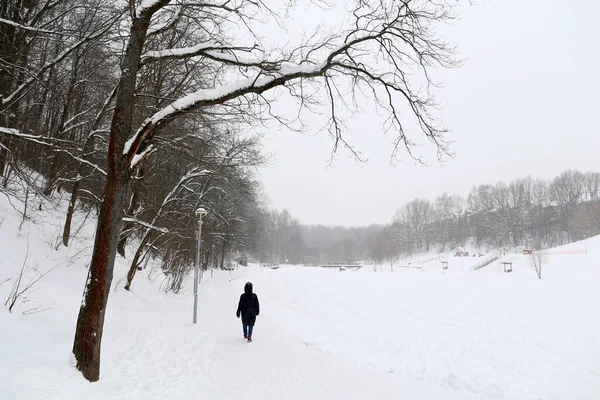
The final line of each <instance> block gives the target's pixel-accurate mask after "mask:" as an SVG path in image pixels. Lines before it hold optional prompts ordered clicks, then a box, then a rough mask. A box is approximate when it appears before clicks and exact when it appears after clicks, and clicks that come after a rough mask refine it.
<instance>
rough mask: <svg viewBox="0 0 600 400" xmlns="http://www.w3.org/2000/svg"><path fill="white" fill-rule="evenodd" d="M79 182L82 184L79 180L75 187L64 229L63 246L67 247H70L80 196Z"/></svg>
mask: <svg viewBox="0 0 600 400" xmlns="http://www.w3.org/2000/svg"><path fill="white" fill-rule="evenodd" d="M79 182H81V180H80V179H79V178H78V179H77V180H76V181H75V184H74V185H73V192H72V193H71V201H69V209H68V210H67V218H66V219H65V227H64V229H63V244H64V245H65V246H68V245H69V238H70V237H71V222H72V221H73V214H74V213H75V203H76V202H77V195H78V194H79Z"/></svg>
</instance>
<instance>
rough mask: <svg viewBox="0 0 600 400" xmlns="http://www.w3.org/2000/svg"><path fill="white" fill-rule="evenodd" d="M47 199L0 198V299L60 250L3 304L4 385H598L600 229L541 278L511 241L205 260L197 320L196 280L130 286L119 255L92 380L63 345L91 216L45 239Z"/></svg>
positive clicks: (276, 389) (177, 391) (457, 395)
mask: <svg viewBox="0 0 600 400" xmlns="http://www.w3.org/2000/svg"><path fill="white" fill-rule="evenodd" d="M15 204H17V203H15ZM55 206H56V208H55V207H51V206H48V207H44V209H46V210H48V211H45V212H39V211H37V210H38V208H37V207H30V209H32V212H34V214H31V215H30V216H29V218H30V219H28V220H27V221H26V222H25V223H24V224H23V228H22V230H21V231H18V226H19V223H20V217H19V215H18V214H17V213H16V212H15V210H13V208H12V207H11V206H10V204H9V203H8V201H7V199H6V197H5V196H0V248H1V249H2V250H3V251H2V257H0V298H1V299H5V298H6V297H7V296H8V294H9V292H10V289H11V285H12V284H13V282H14V279H13V280H11V281H8V282H6V283H3V284H1V282H4V280H5V279H6V278H9V277H12V278H15V277H16V275H15V274H16V273H17V272H18V271H19V270H20V268H21V265H22V263H23V258H24V254H25V252H26V250H27V243H29V256H28V261H27V265H28V266H31V267H36V266H37V268H38V269H39V270H40V272H45V271H47V270H48V269H50V268H52V267H53V266H55V265H57V264H58V267H56V268H55V269H54V270H53V271H52V272H50V273H49V274H48V275H46V276H45V277H44V278H43V279H42V280H40V281H39V282H38V284H37V285H36V286H35V290H34V291H33V292H31V293H28V294H27V297H28V298H27V299H26V300H27V301H26V302H23V303H19V304H18V305H17V306H15V309H13V313H12V314H11V313H9V312H8V309H7V308H6V307H2V308H0V343H2V345H1V346H0V398H2V399H31V398H44V399H79V398H85V399H91V400H94V399H122V398H127V399H165V398H177V399H179V398H180V399H189V398H202V399H239V398H249V399H259V398H260V399H291V400H295V399H302V400H305V399H327V398H329V399H344V400H352V399H400V398H406V399H425V400H427V399H432V400H434V399H436V400H437V399H444V400H454V399H456V400H458V399H461V400H465V399H501V400H503V399H506V400H508V399H514V400H528V399H531V400H533V399H544V400H564V399H579V400H596V399H598V398H600V309H599V308H598V307H597V304H599V302H600V291H599V290H597V287H598V281H599V279H600V271H599V267H600V237H595V238H590V239H588V240H587V241H586V243H585V245H586V246H587V249H588V254H587V255H569V254H560V255H554V256H551V257H550V261H549V262H548V264H547V265H546V266H545V267H544V278H543V279H542V280H538V279H537V277H536V275H535V272H534V269H533V266H532V265H530V264H528V260H529V259H528V258H527V257H528V256H522V255H519V254H512V255H510V256H506V257H512V258H514V259H515V260H516V261H515V262H516V264H517V266H516V267H515V272H513V273H511V274H505V273H503V272H498V268H497V265H496V264H493V265H491V266H489V267H485V268H483V269H481V270H478V271H476V272H471V271H470V270H469V269H468V268H465V269H464V270H462V271H461V270H460V269H459V268H454V267H457V266H458V265H460V262H461V261H460V260H458V259H459V258H460V257H457V258H456V259H455V258H454V257H452V259H448V261H449V262H451V263H453V264H454V267H452V266H451V267H450V268H449V269H448V270H447V271H442V270H441V268H435V269H434V268H430V269H428V268H419V269H414V268H395V269H394V273H391V272H383V273H380V272H377V273H376V272H373V269H372V268H369V267H364V268H362V269H360V270H358V271H356V272H351V271H344V272H339V271H336V270H328V269H325V268H303V267H293V266H289V265H286V266H282V267H281V268H278V269H276V270H275V269H271V268H260V267H256V266H254V267H248V268H243V267H240V268H238V269H237V270H234V271H230V272H229V271H223V272H221V271H215V272H214V274H213V277H212V278H211V274H204V278H203V281H202V284H201V285H200V293H199V296H200V306H199V316H198V321H199V323H198V325H194V324H192V316H193V297H192V293H191V286H192V285H191V279H188V281H187V286H186V287H185V288H184V291H183V293H181V294H179V295H174V294H164V293H163V292H162V291H161V290H160V287H161V284H163V279H164V276H162V275H161V274H160V273H159V272H158V271H157V270H152V266H151V265H149V267H148V269H146V270H144V271H140V272H138V276H136V279H135V280H134V282H133V286H132V291H131V292H128V291H125V290H124V289H123V285H124V279H125V276H126V273H127V267H128V265H129V263H128V261H127V260H124V259H122V258H120V257H118V258H117V265H116V269H115V279H114V280H113V285H112V288H113V289H112V293H111V298H110V299H109V303H108V309H107V312H106V324H105V329H104V335H103V345H102V364H101V379H100V381H99V382H97V383H94V384H90V383H88V382H87V381H86V380H84V379H83V378H82V376H81V374H80V373H79V372H78V371H76V370H75V368H74V360H73V358H72V355H71V347H72V342H73V337H74V332H75V322H76V318H77V313H78V309H79V305H80V303H81V295H82V291H83V288H84V284H85V281H86V277H87V269H86V264H87V263H88V261H89V255H90V252H91V245H92V238H93V233H94V228H95V226H94V225H95V221H93V220H88V221H87V222H85V223H84V222H83V219H82V217H83V216H82V215H80V214H78V215H76V217H75V220H74V227H79V226H80V225H81V224H82V223H83V224H84V225H83V228H82V229H81V231H80V234H79V236H77V237H76V238H74V239H73V240H72V247H70V248H64V247H63V246H58V247H57V250H55V246H56V244H57V243H59V242H60V233H61V231H60V228H61V223H62V222H63V218H64V212H65V209H66V198H65V199H64V200H63V201H62V202H61V203H60V204H55ZM75 230H76V229H74V231H75ZM579 246H581V244H572V245H571V247H572V248H574V249H577V248H579ZM7 250H10V251H7ZM428 257H429V256H422V257H421V259H422V260H425V259H427V258H428ZM477 259H478V257H476V258H473V260H471V258H470V257H465V258H464V260H463V261H462V262H471V263H475V262H476V260H477ZM428 262H430V263H432V264H436V265H438V266H439V259H437V260H429V261H428ZM151 271H154V272H151ZM247 281H252V282H253V283H254V288H255V291H256V293H257V294H258V296H259V298H260V301H261V315H260V316H259V317H258V319H257V324H256V327H255V330H254V337H253V339H254V342H253V343H251V344H248V343H245V342H244V340H243V338H242V330H241V326H240V325H241V324H240V321H239V320H238V319H237V318H236V317H235V309H236V306H237V301H238V299H239V294H240V293H241V292H242V290H243V286H244V283H245V282H247ZM38 306H41V308H39V310H43V309H45V310H44V311H41V312H37V313H34V314H30V313H24V312H25V311H27V310H30V309H32V308H34V307H38Z"/></svg>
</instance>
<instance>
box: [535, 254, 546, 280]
mask: <svg viewBox="0 0 600 400" xmlns="http://www.w3.org/2000/svg"><path fill="white" fill-rule="evenodd" d="M531 262H532V263H533V266H534V267H535V272H536V274H537V276H538V278H540V279H542V267H543V266H544V265H545V264H546V263H547V262H548V255H547V254H546V252H545V251H544V250H536V251H534V252H533V253H532V254H531Z"/></svg>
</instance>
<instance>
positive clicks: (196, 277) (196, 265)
mask: <svg viewBox="0 0 600 400" xmlns="http://www.w3.org/2000/svg"><path fill="white" fill-rule="evenodd" d="M205 215H206V210H205V209H204V208H199V209H197V210H196V217H197V218H198V241H197V242H196V262H195V263H194V323H197V322H196V321H197V320H198V281H199V274H198V269H199V268H200V266H201V265H200V264H201V263H202V258H201V251H202V250H201V247H200V246H201V237H202V217H204V216H205Z"/></svg>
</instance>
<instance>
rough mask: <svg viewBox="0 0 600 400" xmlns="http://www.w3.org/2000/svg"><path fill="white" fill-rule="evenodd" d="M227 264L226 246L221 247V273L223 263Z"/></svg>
mask: <svg viewBox="0 0 600 400" xmlns="http://www.w3.org/2000/svg"><path fill="white" fill-rule="evenodd" d="M224 262H225V244H223V246H221V271H222V270H223V263H224Z"/></svg>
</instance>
